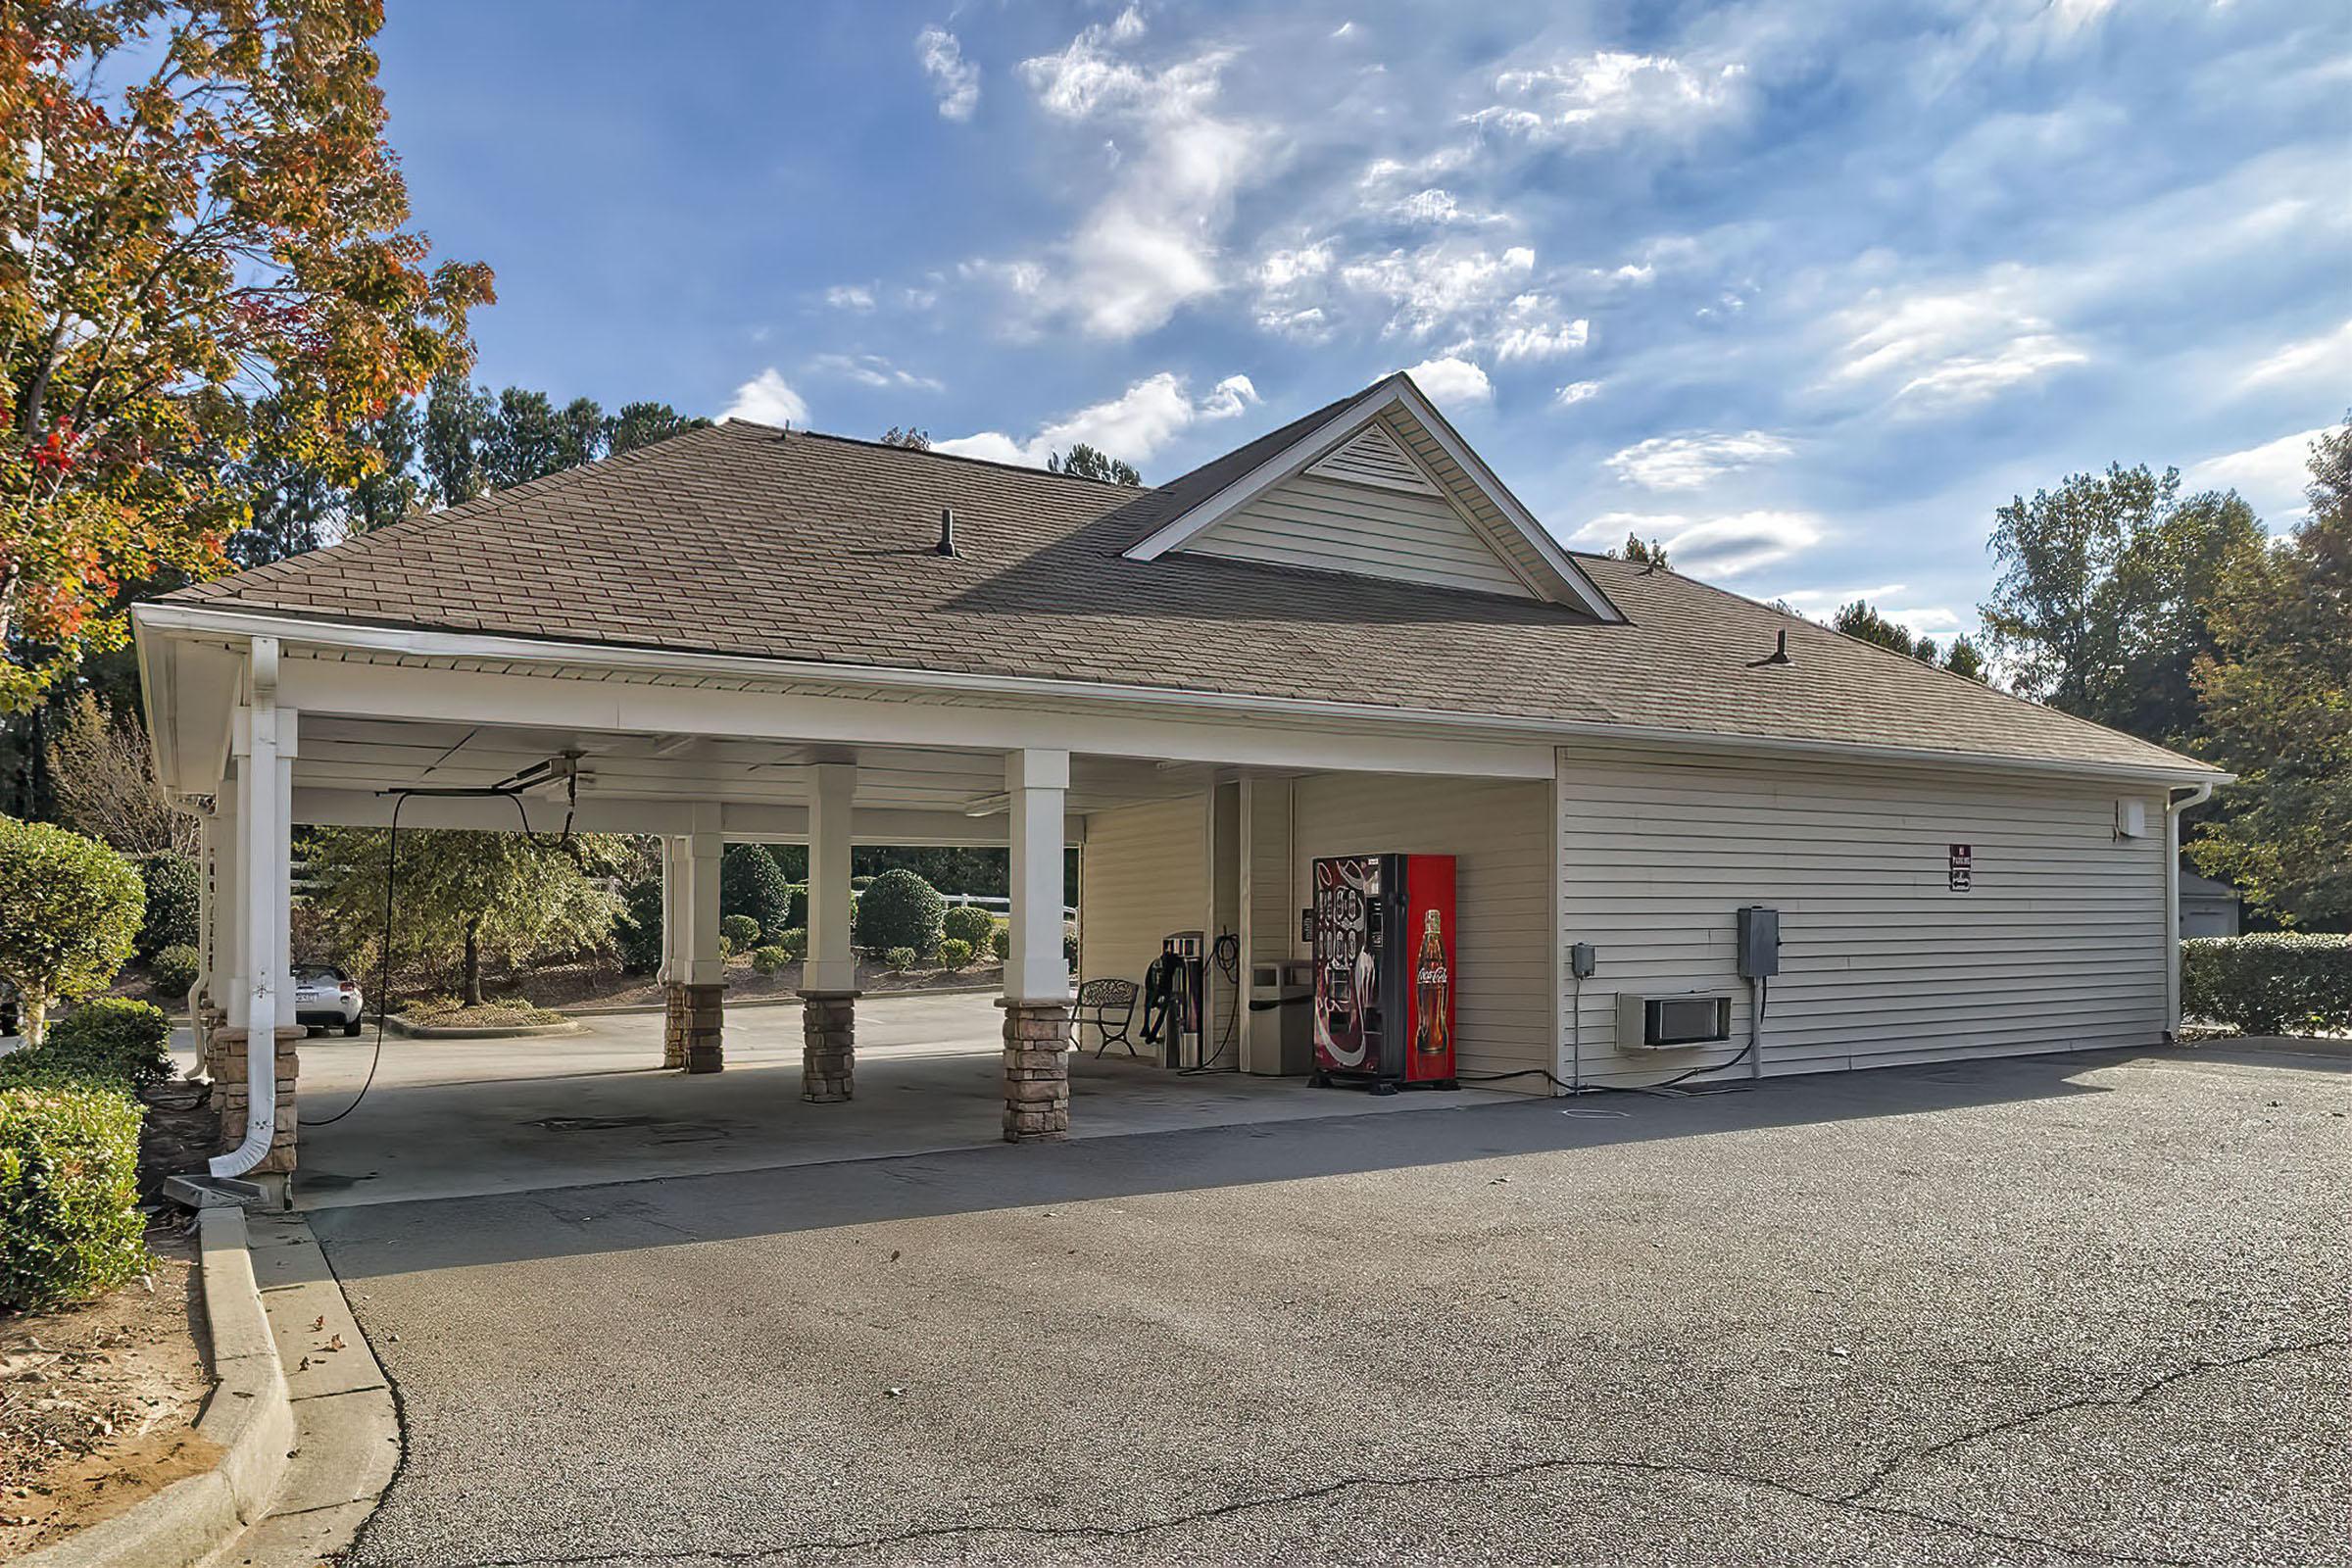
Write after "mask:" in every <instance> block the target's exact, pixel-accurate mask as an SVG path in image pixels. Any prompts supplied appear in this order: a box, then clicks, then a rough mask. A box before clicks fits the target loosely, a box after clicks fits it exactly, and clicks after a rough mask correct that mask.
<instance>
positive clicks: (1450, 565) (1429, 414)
mask: <svg viewBox="0 0 2352 1568" xmlns="http://www.w3.org/2000/svg"><path fill="white" fill-rule="evenodd" d="M1171 553H1181V554H1188V555H1202V556H1218V557H1223V558H1225V559H1227V560H1235V561H1251V562H1256V563H1259V564H1265V565H1274V566H1294V567H1303V568H1307V569H1310V570H1315V571H1336V572H1346V573H1349V574H1352V575H1356V576H1363V577H1382V578H1387V579H1389V580H1392V581H1398V582H1411V583H1422V584H1426V585H1428V586H1430V587H1433V588H1446V589H1458V590H1468V591H1470V592H1474V593H1490V594H1502V595H1507V596H1510V597H1513V598H1520V599H1537V600H1543V601H1545V602H1547V603H1552V604H1559V605H1566V606H1570V607H1573V608H1575V609H1578V610H1582V611H1585V612H1587V613H1591V614H1593V615H1596V616H1598V617H1600V618H1601V619H1604V620H1622V619H1623V618H1624V617H1623V616H1622V615H1621V614H1619V613H1617V611H1616V609H1615V607H1614V606H1612V605H1610V604H1609V602H1608V600H1607V599H1606V598H1605V597H1603V596H1602V595H1601V593H1600V591H1599V589H1598V588H1596V587H1595V586H1594V585H1593V583H1592V582H1591V580H1590V579H1588V578H1587V577H1586V576H1585V574H1584V573H1583V572H1582V571H1580V570H1578V569H1577V567H1576V565H1575V564H1574V563H1573V562H1571V561H1570V560H1569V559H1568V557H1567V555H1566V553H1565V552H1563V551H1562V550H1561V549H1560V548H1559V546H1558V544H1557V543H1556V542H1555V541H1554V540H1553V539H1552V538H1551V536H1550V535H1549V534H1548V533H1546V532H1544V529H1543V528H1542V526H1541V525H1539V524H1538V523H1537V522H1536V521H1535V519H1534V518H1533V517H1532V516H1530V515H1528V514H1527V511H1526V509H1525V508H1524V507H1522V506H1521V505H1520V504H1519V502H1518V500H1517V499H1516V498H1515V497H1513V496H1512V495H1511V494H1510V492H1509V491H1507V490H1505V489H1503V488H1502V485H1501V482H1500V481H1499V480H1497V479H1495V476H1494V474H1493V472H1492V471H1491V470H1490V469H1488V467H1487V466H1486V465H1485V463H1484V462H1482V461H1481V460H1480V459H1479V458H1478V456H1477V455H1476V454H1475V453H1473V452H1472V451H1471V450H1470V449H1469V447H1468V446H1467V445H1466V444H1464V443H1463V442H1462V439H1461V437H1460V436H1459V435H1457V434H1455V433H1454V431H1453V429H1452V427H1451V426H1449V425H1448V424H1446V421H1445V419H1444V418H1443V417H1441V416H1440V415H1439V414H1438V413H1437V411H1436V410H1435V409H1434V408H1432V407H1430V405H1429V404H1428V402H1427V401H1426V400H1425V399H1423V398H1422V396H1421V394H1420V391H1419V389H1418V388H1416V387H1415V386H1414V385H1413V383H1412V381H1411V379H1410V378H1409V377H1407V376H1405V375H1403V374H1401V373H1399V374H1397V375H1393V376H1390V377H1389V378H1388V379H1386V380H1384V381H1382V382H1380V383H1379V384H1378V385H1376V386H1374V387H1373V388H1372V389H1371V390H1370V391H1369V392H1367V393H1366V394H1365V395H1364V396H1363V397H1361V398H1358V399H1356V400H1355V401H1354V402H1352V403H1350V404H1349V405H1348V406H1347V407H1345V408H1343V409H1342V410H1340V411H1339V412H1338V413H1337V414H1336V415H1335V416H1334V417H1332V418H1330V419H1328V420H1325V421H1323V422H1322V423H1321V424H1319V425H1317V426H1316V427H1314V428H1312V429H1310V430H1308V431H1306V432H1305V433H1304V434H1302V435H1300V436H1299V438H1298V439H1297V440H1294V441H1290V442H1288V443H1286V444H1284V445H1282V446H1281V447H1280V448H1279V449H1278V450H1277V451H1275V452H1274V453H1273V454H1272V455H1271V456H1269V457H1266V458H1265V459H1263V460H1262V461H1260V462H1258V463H1257V464H1255V465H1254V466H1251V467H1250V469H1249V471H1247V472H1245V473H1243V474H1241V475H1240V476H1238V477H1237V478H1235V479H1233V480H1231V481H1230V482H1228V483H1227V484H1225V485H1224V486H1222V487H1221V488H1219V489H1218V490H1216V491H1215V492H1214V493H1213V494H1210V495H1208V496H1206V497H1204V498H1203V499H1201V501H1200V502H1199V503H1197V504H1196V505H1194V506H1191V507H1188V508H1186V509H1185V510H1184V511H1183V512H1181V513H1179V514H1178V515H1176V516H1175V517H1174V518H1173V519H1171V520H1170V521H1168V522H1166V523H1164V524H1163V525H1161V526H1160V527H1159V528H1158V529H1157V530H1155V531H1154V532H1153V533H1152V536H1151V537H1150V538H1147V539H1145V540H1144V541H1143V542H1142V543H1140V544H1138V545H1137V546H1135V547H1134V548H1133V549H1132V550H1130V551H1128V552H1127V554H1128V556H1129V557H1130V558H1131V559H1133V560H1138V561H1152V560H1155V559H1157V558H1158V557H1160V556H1162V555H1167V554H1171Z"/></svg>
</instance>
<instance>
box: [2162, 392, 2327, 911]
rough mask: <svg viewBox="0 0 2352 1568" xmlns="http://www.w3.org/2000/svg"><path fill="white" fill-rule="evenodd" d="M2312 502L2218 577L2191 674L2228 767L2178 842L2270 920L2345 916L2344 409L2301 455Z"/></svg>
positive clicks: (2215, 751) (2215, 755)
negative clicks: (2221, 792)
mask: <svg viewBox="0 0 2352 1568" xmlns="http://www.w3.org/2000/svg"><path fill="white" fill-rule="evenodd" d="M2311 475H2312V477H2311V484H2310V487H2309V489H2308V490H2307V491H2306V494H2307V495H2308V496H2309V497H2310V500H2311V511H2310V514H2309V515H2308V517H2307V518H2306V519H2305V520H2304V522H2303V523H2302V524H2301V525H2300V526H2299V527H2297V528H2296V529H2295V531H2294V533H2293V534H2292V535H2290V536H2289V537H2288V539H2287V541H2286V543H2285V545H2284V547H2283V548H2281V549H2278V550H2275V551H2264V552H2262V553H2261V554H2260V555H2258V556H2256V557H2255V558H2254V559H2253V560H2252V561H2250V562H2247V563H2243V564H2240V565H2238V566H2237V567H2236V569H2234V570H2232V571H2231V572H2230V573H2229V575H2228V576H2227V577H2226V578H2225V579H2224V581H2223V584H2222V587H2221V590H2220V592H2219V594H2218V595H2217V597H2216V600H2215V602H2214V604H2213V605H2212V607H2211V611H2210V614H2209V625H2210V628H2211V630H2212V633H2213V637H2214V644H2215V646H2214V650H2213V652H2212V653H2210V654H2205V655H2200V656H2199V657H2198V659H2197V661H2196V664H2195V669H2194V672H2193V677H2192V678H2193V680H2194V683H2195V687H2196V691H2197V693H2198V695H2199V696H2200V697H2201V698H2202V699H2203V701H2204V704H2205V715H2204V734H2203V736H2202V737H2201V738H2200V741H2199V743H2198V749H2199V750H2200V751H2202V752H2203V753H2204V754H2205V755H2206V756H2207V757H2209V758H2211V759H2212V760H2215V761H2216V762H2219V763H2221V764H2222V765H2223V766H2225V767H2228V768H2229V769H2230V770H2231V771H2233V772H2235V773H2236V774H2237V775H2238V779H2239V781H2238V783H2237V784H2235V785H2234V786H2231V787H2230V788H2229V790H2228V791H2227V792H2226V795H2225V799H2226V800H2228V801H2229V803H2230V809H2229V810H2227V811H2226V812H2225V813H2224V814H2223V815H2222V816H2221V818H2220V819H2219V820H2217V821H2214V822H2212V823H2210V824H2208V825H2207V826H2206V828H2205V830H2204V832H2203V833H2202V835H2201V836H2200V837H2199V838H2198V839H2197V840H2196V841H2195V842H2194V843H2193V844H2192V845H2191V846H2190V847H2189V857H2190V858H2191V859H2193V860H2194V861H2195V862H2196V863H2197V866H2198V868H2199V869H2201V870H2203V871H2204V872H2206V873H2207V874H2208V875H2211V876H2219V877H2224V878H2227V879H2228V880H2229V881H2230V882H2233V883H2235V884H2236V885H2237V887H2238V890H2239V891H2240V892H2241V893H2242V894H2244V895H2245V897H2246V899H2247V900H2248V902H2250V903H2252V904H2254V905H2255V906H2257V907H2261V908H2264V909H2267V910H2269V911H2271V912H2272V913H2274V914H2276V915H2277V916H2278V918H2279V919H2280V920H2281V921H2283V922H2286V923H2289V924H2294V925H2304V926H2316V927H2320V928H2323V929H2336V930H2340V929H2344V928H2345V927H2346V926H2347V925H2352V417H2347V421H2346V424H2345V426H2344V427H2343V428H2341V429H2338V430H2336V431H2334V432H2332V433H2330V434H2328V435H2326V436H2323V437H2322V438H2321V440H2320V441H2319V442H2318V443H2317V444H2316V445H2315V448H2314V450H2313V452H2312V457H2311Z"/></svg>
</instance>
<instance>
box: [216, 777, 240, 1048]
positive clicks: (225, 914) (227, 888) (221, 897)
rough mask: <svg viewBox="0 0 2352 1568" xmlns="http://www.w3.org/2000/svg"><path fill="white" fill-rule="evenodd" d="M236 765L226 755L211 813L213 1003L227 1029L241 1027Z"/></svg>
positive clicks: (237, 787) (238, 795) (238, 834)
mask: <svg viewBox="0 0 2352 1568" xmlns="http://www.w3.org/2000/svg"><path fill="white" fill-rule="evenodd" d="M242 767H243V764H242V763H241V762H239V761H237V760H234V759H232V760H230V762H229V767H228V773H227V775H226V776H225V777H224V778H222V779H221V794H220V797H219V799H218V802H217V804H216V806H215V808H214V817H213V824H214V825H213V831H214V833H215V835H216V839H217V844H218V847H217V851H216V853H217V855H218V857H219V858H218V859H217V861H216V862H215V865H216V869H217V871H218V873H219V875H218V878H217V879H216V881H215V883H214V886H213V947H214V954H213V1005H215V1006H217V1007H219V1008H220V1009H221V1022H222V1023H223V1024H224V1025H226V1026H227V1027H229V1028H232V1029H242V1028H244V1027H245V1000H246V998H245V974H246V970H245V851H244V845H245V834H244V831H243V828H244V816H243V813H242V812H241V811H240V810H239V809H238V804H237V803H238V800H239V798H240V797H242V796H243V794H244V793H245V792H244V788H243V786H242V784H241V783H240V782H239V779H238V774H239V773H240V772H241V771H242Z"/></svg>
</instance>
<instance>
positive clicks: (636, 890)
mask: <svg viewBox="0 0 2352 1568" xmlns="http://www.w3.org/2000/svg"><path fill="white" fill-rule="evenodd" d="M620 901H621V905H622V912H621V916H620V918H619V919H618V920H616V921H614V922H613V937H614V938H615V939H616V940H617V941H618V942H619V944H620V962H621V967H623V968H625V969H628V970H630V971H631V972H633V973H639V974H650V973H651V972H653V971H654V970H656V969H659V968H661V967H662V879H661V878H660V877H658V876H649V877H640V878H639V879H638V880H636V881H634V882H632V883H630V884H629V885H628V886H627V887H625V888H623V889H621V893H620Z"/></svg>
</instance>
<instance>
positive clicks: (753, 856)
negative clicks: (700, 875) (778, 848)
mask: <svg viewBox="0 0 2352 1568" xmlns="http://www.w3.org/2000/svg"><path fill="white" fill-rule="evenodd" d="M718 912H719V914H720V915H721V916H722V918H721V920H720V922H719V929H720V930H722V931H723V930H725V929H726V921H727V920H729V919H733V918H735V917H737V916H742V917H744V918H746V919H749V920H750V921H751V922H752V924H753V926H754V927H755V929H754V930H753V932H752V934H751V936H750V937H749V938H747V939H744V941H742V942H739V943H738V944H737V946H748V945H749V944H750V943H752V942H757V941H759V940H760V937H761V936H762V935H763V934H765V933H767V932H771V931H781V930H783V929H784V928H785V927H786V926H788V925H801V924H806V923H807V922H806V920H794V919H793V918H792V879H791V878H790V877H788V876H786V875H785V874H784V870H783V867H781V866H779V865H777V864H776V858H775V857H774V856H772V855H770V854H768V853H767V846H766V845H764V844H735V845H730V846H728V848H727V853H726V855H725V856H724V857H723V858H721V859H720V860H719V862H718Z"/></svg>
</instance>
